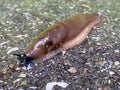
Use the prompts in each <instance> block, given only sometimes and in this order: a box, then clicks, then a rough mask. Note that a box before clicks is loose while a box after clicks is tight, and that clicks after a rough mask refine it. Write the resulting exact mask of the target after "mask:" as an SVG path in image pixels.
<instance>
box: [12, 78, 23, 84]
mask: <svg viewBox="0 0 120 90" xmlns="http://www.w3.org/2000/svg"><path fill="white" fill-rule="evenodd" d="M21 79H22V78H18V79H16V80H14V81H13V84H15V83H17V82H19V81H20V80H21Z"/></svg>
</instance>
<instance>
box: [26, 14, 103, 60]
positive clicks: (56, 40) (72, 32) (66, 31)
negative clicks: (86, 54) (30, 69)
mask: <svg viewBox="0 0 120 90" xmlns="http://www.w3.org/2000/svg"><path fill="white" fill-rule="evenodd" d="M102 20H103V17H102V16H101V15H98V14H78V15H75V16H72V17H70V18H68V19H65V20H63V21H62V22H59V23H57V24H55V25H53V26H51V27H49V28H48V29H46V30H45V31H44V32H42V33H41V34H40V35H39V36H38V37H37V38H36V39H35V40H34V41H33V43H32V44H31V45H30V47H29V49H28V50H26V51H25V54H26V55H27V56H29V57H32V58H33V59H34V62H39V61H45V60H47V59H50V58H51V57H53V56H54V55H56V54H58V53H60V52H62V51H66V50H67V49H69V48H72V47H74V46H76V45H78V44H80V43H81V42H82V41H84V40H85V39H86V37H87V36H88V34H89V32H90V31H91V30H92V28H93V27H94V26H95V25H96V24H98V23H100V22H101V21H102Z"/></svg>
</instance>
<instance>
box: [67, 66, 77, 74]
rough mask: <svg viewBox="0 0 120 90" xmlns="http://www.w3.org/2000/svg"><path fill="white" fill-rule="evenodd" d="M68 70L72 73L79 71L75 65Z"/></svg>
mask: <svg viewBox="0 0 120 90" xmlns="http://www.w3.org/2000/svg"><path fill="white" fill-rule="evenodd" d="M68 71H69V72H70V73H76V72H77V69H76V68H75V67H70V69H68Z"/></svg>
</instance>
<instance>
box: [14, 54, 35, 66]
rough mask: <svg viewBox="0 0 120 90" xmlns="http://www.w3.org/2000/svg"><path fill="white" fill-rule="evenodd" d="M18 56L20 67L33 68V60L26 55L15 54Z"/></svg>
mask: <svg viewBox="0 0 120 90" xmlns="http://www.w3.org/2000/svg"><path fill="white" fill-rule="evenodd" d="M13 55H15V56H17V59H18V61H19V65H20V66H26V67H27V66H28V65H30V66H33V62H32V58H31V57H28V56H27V55H26V54H13Z"/></svg>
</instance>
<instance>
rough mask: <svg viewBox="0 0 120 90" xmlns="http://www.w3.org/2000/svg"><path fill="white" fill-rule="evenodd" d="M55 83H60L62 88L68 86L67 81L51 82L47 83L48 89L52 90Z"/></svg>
mask: <svg viewBox="0 0 120 90" xmlns="http://www.w3.org/2000/svg"><path fill="white" fill-rule="evenodd" d="M55 85H58V86H60V87H62V88H66V87H67V86H68V84H67V83H66V82H49V83H47V85H46V90H52V89H53V87H54V86H55Z"/></svg>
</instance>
